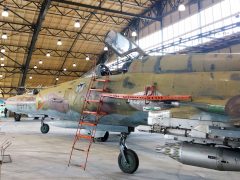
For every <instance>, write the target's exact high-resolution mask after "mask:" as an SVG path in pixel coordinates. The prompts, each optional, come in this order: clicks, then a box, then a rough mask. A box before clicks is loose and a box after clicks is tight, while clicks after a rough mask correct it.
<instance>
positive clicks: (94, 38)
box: [0, 20, 104, 43]
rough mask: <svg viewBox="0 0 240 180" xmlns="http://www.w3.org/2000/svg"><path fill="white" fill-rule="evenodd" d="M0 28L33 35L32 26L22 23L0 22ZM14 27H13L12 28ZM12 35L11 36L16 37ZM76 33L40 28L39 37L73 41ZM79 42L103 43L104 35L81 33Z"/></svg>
mask: <svg viewBox="0 0 240 180" xmlns="http://www.w3.org/2000/svg"><path fill="white" fill-rule="evenodd" d="M0 23H1V24H0V28H1V29H2V30H3V31H12V32H17V33H21V34H22V33H28V34H29V33H33V30H34V29H33V28H32V25H28V24H23V23H15V22H6V21H2V20H0ZM13 25H14V26H13ZM17 33H15V34H12V35H16V34H17ZM76 33H77V31H71V30H65V29H59V28H49V27H42V28H41V31H40V32H39V35H44V36H50V37H53V36H55V37H59V38H67V39H75V38H76V36H77V35H76ZM79 40H84V41H91V42H97V43H99V42H103V40H104V35H99V34H91V33H84V32H82V33H81V34H80V36H79Z"/></svg>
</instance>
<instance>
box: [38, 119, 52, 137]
mask: <svg viewBox="0 0 240 180" xmlns="http://www.w3.org/2000/svg"><path fill="white" fill-rule="evenodd" d="M44 119H45V117H42V119H41V128H40V130H41V132H42V133H43V134H47V133H48V131H49V129H50V128H49V125H48V124H46V123H44Z"/></svg>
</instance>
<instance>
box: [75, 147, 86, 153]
mask: <svg viewBox="0 0 240 180" xmlns="http://www.w3.org/2000/svg"><path fill="white" fill-rule="evenodd" d="M73 149H74V150H77V151H82V152H85V151H86V150H84V149H79V148H75V147H73Z"/></svg>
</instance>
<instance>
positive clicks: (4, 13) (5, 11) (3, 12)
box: [2, 8, 9, 17]
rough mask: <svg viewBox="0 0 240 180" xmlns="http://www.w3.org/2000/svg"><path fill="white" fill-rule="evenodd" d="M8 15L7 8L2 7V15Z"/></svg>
mask: <svg viewBox="0 0 240 180" xmlns="http://www.w3.org/2000/svg"><path fill="white" fill-rule="evenodd" d="M8 15H9V13H8V10H7V9H6V8H4V10H3V11H2V16H3V17H8Z"/></svg>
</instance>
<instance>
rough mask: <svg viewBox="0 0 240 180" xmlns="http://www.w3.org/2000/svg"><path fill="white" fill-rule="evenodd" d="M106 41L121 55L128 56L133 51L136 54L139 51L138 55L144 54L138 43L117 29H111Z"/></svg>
mask: <svg viewBox="0 0 240 180" xmlns="http://www.w3.org/2000/svg"><path fill="white" fill-rule="evenodd" d="M104 41H105V43H106V44H107V46H108V47H109V48H111V49H112V50H113V51H114V52H115V53H116V54H117V55H118V56H120V57H123V56H127V55H129V54H131V53H133V52H134V54H136V53H137V54H136V56H139V55H140V54H144V51H143V50H142V49H141V48H140V47H138V45H137V44H135V43H134V42H131V41H130V40H129V39H128V38H126V37H125V36H123V35H122V34H120V33H118V32H115V31H109V32H108V33H107V35H106V37H105V40H104Z"/></svg>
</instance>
